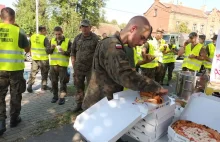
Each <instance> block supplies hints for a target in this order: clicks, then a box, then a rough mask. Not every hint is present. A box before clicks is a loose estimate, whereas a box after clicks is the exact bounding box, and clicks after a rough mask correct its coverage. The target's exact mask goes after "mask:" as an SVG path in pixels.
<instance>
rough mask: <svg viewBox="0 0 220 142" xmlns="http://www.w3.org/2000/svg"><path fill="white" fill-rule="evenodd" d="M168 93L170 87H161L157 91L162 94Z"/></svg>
mask: <svg viewBox="0 0 220 142" xmlns="http://www.w3.org/2000/svg"><path fill="white" fill-rule="evenodd" d="M167 93H168V89H164V88H161V89H160V90H159V92H158V93H157V94H158V95H160V96H163V95H166V94H167Z"/></svg>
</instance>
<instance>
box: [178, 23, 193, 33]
mask: <svg viewBox="0 0 220 142" xmlns="http://www.w3.org/2000/svg"><path fill="white" fill-rule="evenodd" d="M176 31H177V32H179V33H190V30H189V29H188V27H187V25H186V23H184V22H182V23H180V24H179V25H178V26H177V27H176Z"/></svg>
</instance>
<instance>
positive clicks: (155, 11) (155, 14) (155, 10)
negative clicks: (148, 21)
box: [154, 9, 157, 17]
mask: <svg viewBox="0 0 220 142" xmlns="http://www.w3.org/2000/svg"><path fill="white" fill-rule="evenodd" d="M154 17H157V9H154Z"/></svg>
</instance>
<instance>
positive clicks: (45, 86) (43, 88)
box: [41, 85, 51, 91]
mask: <svg viewBox="0 0 220 142" xmlns="http://www.w3.org/2000/svg"><path fill="white" fill-rule="evenodd" d="M41 90H44V91H45V90H51V88H50V87H49V86H47V85H43V86H42V87H41Z"/></svg>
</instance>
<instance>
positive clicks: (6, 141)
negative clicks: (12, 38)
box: [0, 61, 181, 142]
mask: <svg viewBox="0 0 220 142" xmlns="http://www.w3.org/2000/svg"><path fill="white" fill-rule="evenodd" d="M180 67H181V61H180V62H179V61H178V62H177V63H176V68H175V70H179V69H180ZM25 71H27V72H28V73H29V72H30V62H26V69H25ZM39 84H40V74H38V76H37V80H36V83H35V85H34V86H33V89H35V90H36V91H35V92H34V93H27V92H25V93H23V99H22V111H21V117H22V122H21V123H20V124H19V125H18V126H17V127H16V128H9V127H8V124H9V118H8V119H7V131H6V132H5V133H4V135H3V136H1V137H0V142H13V141H16V140H18V139H20V138H27V137H28V136H29V134H30V132H31V130H33V129H34V128H35V127H36V126H37V122H38V121H41V120H48V119H52V118H54V116H56V115H57V114H60V113H63V112H66V111H67V110H70V109H72V108H73V103H74V100H73V97H72V96H67V97H66V103H65V105H63V106H59V105H58V104H51V103H50V101H51V98H52V93H51V92H50V91H47V92H41V91H40V85H39ZM49 84H50V83H49ZM175 84H176V82H173V83H172V84H171V86H169V87H166V86H165V88H168V89H169V91H170V92H174V90H175V89H174V88H175ZM68 85H72V76H71V82H70V83H69V84H68ZM9 100H10V95H7V98H6V101H7V112H8V110H9ZM73 134H74V131H73V129H72V125H65V126H63V127H61V128H58V129H55V130H51V131H49V132H47V133H45V134H43V135H41V136H38V137H33V138H29V139H28V142H51V141H53V142H60V141H64V142H68V141H71V139H72V136H73ZM63 138H66V140H63ZM124 139H125V140H128V141H129V142H135V141H134V140H132V139H130V138H128V137H124Z"/></svg>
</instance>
